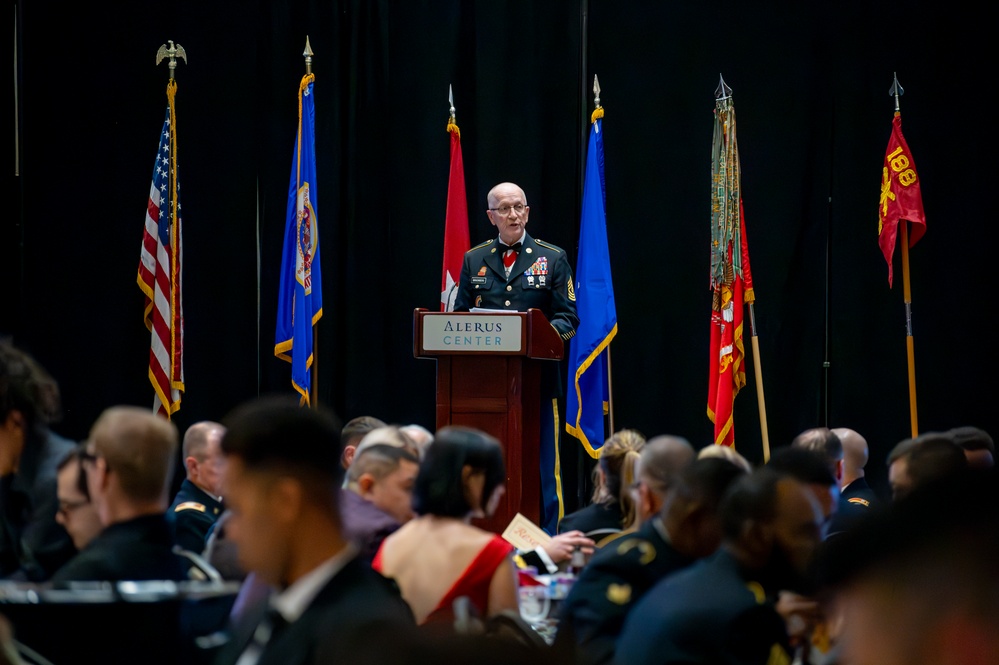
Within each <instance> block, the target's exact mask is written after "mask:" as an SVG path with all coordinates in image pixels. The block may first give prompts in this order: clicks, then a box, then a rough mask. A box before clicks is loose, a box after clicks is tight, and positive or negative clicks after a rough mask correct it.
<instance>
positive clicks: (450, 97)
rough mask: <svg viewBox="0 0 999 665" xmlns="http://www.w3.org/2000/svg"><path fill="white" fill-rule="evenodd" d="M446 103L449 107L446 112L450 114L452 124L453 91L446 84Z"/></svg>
mask: <svg viewBox="0 0 999 665" xmlns="http://www.w3.org/2000/svg"><path fill="white" fill-rule="evenodd" d="M447 103H448V106H450V107H451V108H450V110H449V111H448V112H449V113H450V114H451V122H454V90H453V89H452V88H451V84H450V83H448V84H447Z"/></svg>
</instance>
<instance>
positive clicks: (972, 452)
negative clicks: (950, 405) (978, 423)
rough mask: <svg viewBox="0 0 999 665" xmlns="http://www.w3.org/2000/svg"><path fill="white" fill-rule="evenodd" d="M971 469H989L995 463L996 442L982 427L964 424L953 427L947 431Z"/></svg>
mask: <svg viewBox="0 0 999 665" xmlns="http://www.w3.org/2000/svg"><path fill="white" fill-rule="evenodd" d="M948 434H949V435H950V437H951V439H953V440H954V443H956V444H957V445H958V446H960V448H961V450H963V451H964V456H965V457H967V458H968V466H969V467H971V468H973V469H991V468H993V467H994V466H995V465H996V443H995V441H993V440H992V437H991V436H990V435H989V433H988V432H986V431H985V430H983V429H979V428H977V427H971V426H965V427H955V428H954V429H952V430H950V431H949V432H948Z"/></svg>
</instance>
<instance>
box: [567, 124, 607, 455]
mask: <svg viewBox="0 0 999 665" xmlns="http://www.w3.org/2000/svg"><path fill="white" fill-rule="evenodd" d="M602 117H603V109H601V108H599V107H598V108H597V109H596V110H595V111H594V112H593V118H592V123H591V126H590V144H589V148H588V149H587V154H586V177H585V180H584V182H583V212H582V216H581V219H580V223H579V258H578V260H577V261H576V312H577V313H578V314H579V326H578V328H577V331H576V337H575V339H573V340H572V347H571V349H570V353H569V385H570V386H571V388H570V389H569V391H568V395H567V397H566V412H567V414H568V417H567V419H566V420H567V422H566V424H565V429H566V431H567V432H569V434H571V435H573V436H574V437H576V438H577V439H579V441H580V442H581V443H582V444H583V447H584V448H585V449H586V452H588V453H589V454H590V456H592V457H599V456H600V448H601V447H602V446H603V444H604V416H605V415H606V414H607V409H608V400H609V397H610V391H609V378H610V367H609V363H608V361H609V354H610V343H611V340H613V339H614V337H615V335H617V309H616V306H615V304H614V285H613V283H612V281H611V268H610V251H609V250H608V247H607V217H606V209H605V202H606V197H605V193H604V139H603V131H602V130H603V120H602V119H601V118H602Z"/></svg>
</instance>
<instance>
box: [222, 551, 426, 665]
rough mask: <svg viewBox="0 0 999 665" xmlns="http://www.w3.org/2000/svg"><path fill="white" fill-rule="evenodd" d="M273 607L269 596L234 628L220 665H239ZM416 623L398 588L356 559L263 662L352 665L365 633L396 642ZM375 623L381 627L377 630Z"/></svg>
mask: <svg viewBox="0 0 999 665" xmlns="http://www.w3.org/2000/svg"><path fill="white" fill-rule="evenodd" d="M267 607H268V602H267V600H266V599H265V600H264V602H262V603H261V604H260V605H258V606H257V607H255V608H253V609H252V610H250V611H248V612H247V614H246V618H245V620H244V621H242V622H241V623H240V625H238V626H235V627H234V628H233V629H232V631H231V634H232V636H231V638H230V640H229V643H228V644H226V645H225V646H224V647H223V648H222V649H221V651H220V652H219V654H218V657H217V658H216V660H215V664H216V665H233V664H234V663H236V661H238V660H239V657H240V655H241V654H242V653H243V651H244V650H245V649H246V647H247V645H249V644H250V642H251V640H252V638H253V632H254V630H256V628H257V626H258V625H259V623H260V622H261V621H262V620H263V617H264V615H265V614H266V612H267ZM381 626H383V627H384V629H383V630H382V629H381V628H379V627H381ZM414 626H415V624H414V621H413V613H412V611H411V610H410V609H409V605H407V604H406V602H405V601H404V600H402V597H401V596H400V595H399V590H398V587H396V586H395V584H394V583H393V582H391V581H389V580H387V579H385V578H384V577H382V576H381V575H379V574H378V573H376V572H374V571H373V570H371V568H370V567H368V566H367V565H366V564H365V563H363V562H362V561H361V560H360V559H358V558H357V557H355V558H353V559H351V560H350V561H348V562H347V564H346V565H345V566H344V567H343V568H342V569H340V571H339V572H337V574H336V575H334V576H333V578H332V579H331V580H330V581H329V582H327V583H326V586H324V587H323V588H322V589H321V590H320V591H319V594H318V595H316V597H315V598H314V599H313V601H312V603H311V604H310V605H309V606H308V607H307V608H306V610H305V612H304V613H303V614H302V616H300V617H299V618H298V620H296V621H294V622H293V623H291V624H289V625H287V626H285V627H284V628H283V629H281V630H280V632H278V633H276V634H275V635H274V636H273V637H272V638H271V639H270V641H269V642H268V643H267V646H266V647H265V648H264V651H263V653H261V655H260V660H259V661H257V665H300V664H302V665H304V664H307V663H347V662H350V659H351V651H352V649H353V647H354V646H357V643H356V641H355V640H356V639H357V636H358V635H359V634H365V635H371V634H376V633H377V634H380V635H382V636H383V637H384V638H386V639H390V640H391V639H395V638H396V637H397V636H398V635H399V633H400V632H403V633H405V632H406V631H408V629H411V628H413V627H414ZM373 627H374V628H378V630H375V631H373V630H372V628H373ZM365 646H366V648H368V649H370V648H372V645H370V644H368V645H365Z"/></svg>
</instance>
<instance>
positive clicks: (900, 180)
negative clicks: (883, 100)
mask: <svg viewBox="0 0 999 665" xmlns="http://www.w3.org/2000/svg"><path fill="white" fill-rule="evenodd" d="M899 220H908V221H909V222H912V224H913V226H912V230H911V232H910V233H909V247H913V246H915V244H916V242H918V241H919V239H920V238H922V237H923V234H924V233H926V218H925V217H924V215H923V195H922V192H921V191H920V189H919V176H918V175H916V162H915V161H914V160H913V159H912V152H910V150H909V144H908V143H906V142H905V137H904V136H902V117H901V115H900V114H899V113H898V112H896V113H895V117H894V118H893V119H892V121H891V138H890V139H888V149H887V150H886V151H885V163H884V167H883V168H882V171H881V202H880V204H879V206H878V245H880V246H881V252H882V253H883V254H884V255H885V261H887V262H888V286H889V287H890V286H891V278H892V255H893V254H894V253H895V236H896V234H897V233H898V222H899Z"/></svg>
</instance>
